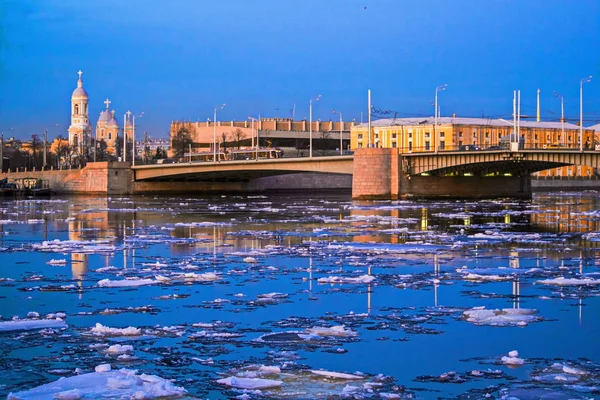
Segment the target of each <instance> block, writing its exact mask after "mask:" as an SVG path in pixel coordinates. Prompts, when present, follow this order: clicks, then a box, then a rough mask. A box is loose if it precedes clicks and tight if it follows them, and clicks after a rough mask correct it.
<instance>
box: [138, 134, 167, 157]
mask: <svg viewBox="0 0 600 400" xmlns="http://www.w3.org/2000/svg"><path fill="white" fill-rule="evenodd" d="M170 146H171V140H170V139H152V138H147V139H145V140H138V141H136V142H135V150H136V154H137V155H138V157H140V158H143V157H144V155H145V152H146V149H147V151H148V153H150V155H151V157H154V155H155V154H156V150H157V149H158V148H159V147H160V148H161V150H164V151H165V152H167V153H168V152H169V149H170Z"/></svg>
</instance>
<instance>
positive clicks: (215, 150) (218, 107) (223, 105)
mask: <svg viewBox="0 0 600 400" xmlns="http://www.w3.org/2000/svg"><path fill="white" fill-rule="evenodd" d="M226 105H227V104H225V103H223V104H222V105H221V106H217V107H215V118H214V120H213V162H216V161H217V109H220V110H222V109H223V108H225V106H226Z"/></svg>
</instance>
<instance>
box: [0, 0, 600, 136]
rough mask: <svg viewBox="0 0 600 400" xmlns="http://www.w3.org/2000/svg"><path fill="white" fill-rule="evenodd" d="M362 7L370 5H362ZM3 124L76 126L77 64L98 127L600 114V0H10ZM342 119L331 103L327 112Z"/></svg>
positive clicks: (4, 29)
mask: <svg viewBox="0 0 600 400" xmlns="http://www.w3.org/2000/svg"><path fill="white" fill-rule="evenodd" d="M364 7H366V9H365V8H364ZM0 28H1V30H0V130H4V131H5V130H6V129H7V128H11V127H14V130H13V131H11V132H10V133H8V134H5V136H6V135H10V136H12V135H14V136H16V137H20V138H28V137H31V134H32V133H41V132H43V130H44V128H45V127H47V126H49V125H53V124H57V123H58V124H60V127H58V128H52V129H51V130H50V131H49V136H51V137H53V136H56V135H58V134H63V135H65V134H66V130H67V128H68V125H69V122H70V115H69V112H70V96H71V93H72V91H73V89H74V88H75V86H76V81H77V71H78V70H79V69H81V70H83V72H84V75H83V77H84V86H85V88H86V90H87V91H88V94H89V95H90V117H91V121H92V124H93V125H95V123H96V120H97V117H98V115H99V113H100V111H102V110H103V109H104V104H103V101H104V99H105V98H107V97H108V98H110V99H111V100H112V102H113V103H112V105H111V108H114V109H115V110H116V113H117V115H118V116H120V119H122V115H123V113H124V112H125V111H127V110H131V111H132V112H136V113H140V112H142V111H143V112H144V117H143V119H139V120H138V126H139V128H138V129H139V130H138V132H139V131H143V130H146V131H148V133H149V134H150V135H151V136H153V137H166V136H167V132H168V129H169V123H170V121H171V120H176V119H177V120H178V119H186V120H193V121H196V120H200V121H206V119H207V118H212V113H213V109H214V107H215V106H216V105H220V104H222V103H227V106H226V107H225V108H224V109H223V110H222V111H220V113H219V117H218V119H219V120H223V119H226V120H231V119H236V120H242V119H245V118H247V117H248V116H255V117H256V116H258V115H259V114H260V115H261V116H267V117H275V116H276V115H278V116H280V117H289V116H290V110H291V109H292V107H293V106H294V104H295V105H296V119H302V118H304V117H307V118H308V103H309V99H310V98H312V97H314V96H317V95H318V94H321V95H322V96H323V97H322V99H321V100H319V101H318V102H316V103H315V106H314V118H315V119H317V118H319V119H321V120H329V119H330V118H332V114H331V111H330V110H331V109H336V110H340V111H342V112H343V115H344V119H356V120H360V114H361V111H362V112H364V115H365V119H366V113H367V89H371V90H372V91H373V105H374V107H376V108H378V109H386V110H393V111H396V112H398V113H399V114H398V115H399V116H416V115H432V114H433V107H432V106H431V104H430V102H431V101H433V99H434V91H435V87H436V86H438V85H440V84H443V83H447V84H448V89H447V90H446V91H445V92H442V93H441V94H440V96H439V101H440V108H441V113H442V115H451V114H452V113H456V114H457V115H458V116H481V115H485V116H506V117H510V115H511V113H512V94H513V90H514V89H521V96H522V105H523V106H522V114H527V115H534V114H535V108H536V90H537V88H540V89H541V90H542V92H541V100H542V101H541V104H542V106H541V107H542V116H543V117H544V118H546V119H557V118H559V117H560V101H559V100H558V99H556V98H555V97H554V95H553V92H554V91H557V92H559V93H561V94H562V95H563V96H564V100H565V112H566V115H567V117H568V118H573V119H577V118H578V117H579V82H580V79H581V78H583V77H584V76H589V75H594V76H595V78H594V79H593V80H592V82H591V83H587V84H585V86H584V118H585V120H586V121H587V122H586V123H585V125H591V124H593V123H598V122H600V46H599V44H600V43H599V42H600V1H598V0H577V1H567V0H561V1H557V0H527V1H523V0H455V1H449V0H412V1H409V0H221V1H213V0H211V1H208V0H196V1H192V0H190V1H184V0H171V1H153V0H128V1H121V0H103V1H84V0H78V1H74V0H46V1H37V0H0ZM333 117H334V118H336V119H337V118H338V117H337V116H333Z"/></svg>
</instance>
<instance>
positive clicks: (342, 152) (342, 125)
mask: <svg viewBox="0 0 600 400" xmlns="http://www.w3.org/2000/svg"><path fill="white" fill-rule="evenodd" d="M331 113H332V114H336V113H337V114H340V156H341V155H343V154H344V149H343V142H342V129H343V127H344V122H342V113H341V112H339V111H335V110H334V109H331Z"/></svg>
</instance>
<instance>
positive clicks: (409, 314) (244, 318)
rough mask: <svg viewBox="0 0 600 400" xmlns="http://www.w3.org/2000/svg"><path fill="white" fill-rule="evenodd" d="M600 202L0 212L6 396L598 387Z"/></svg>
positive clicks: (168, 200) (260, 204)
mask: <svg viewBox="0 0 600 400" xmlns="http://www.w3.org/2000/svg"><path fill="white" fill-rule="evenodd" d="M599 206H600V194H598V193H595V192H590V193H587V192H583V193H560V194H557V193H555V194H538V195H535V196H534V199H533V201H527V202H521V201H519V202H517V201H513V200H499V201H478V202H465V201H381V202H356V201H351V200H350V197H349V195H346V194H338V195H316V194H315V195H312V196H311V195H286V196H283V195H279V196H232V195H227V196H215V197H204V198H189V197H153V196H149V197H122V198H109V199H104V198H102V199H98V198H93V197H68V198H60V197H59V198H52V199H50V200H41V199H34V200H32V199H30V200H26V199H21V200H20V199H5V200H1V201H0V209H1V211H2V215H1V216H0V228H1V232H0V316H1V317H0V343H1V346H0V397H8V398H11V399H52V398H58V399H78V398H86V399H89V398H157V397H179V398H202V399H204V398H210V399H219V398H240V399H278V398H279V399H309V398H357V399H363V398H369V399H371V398H372V399H395V398H423V399H432V398H519V399H538V398H552V399H563V398H564V399H580V398H581V399H584V398H598V396H599V394H600V344H598V335H599V334H600V297H599V295H600V269H599V261H598V257H599V256H600V251H599V250H598V247H599V244H600V243H599V242H600V211H599V208H600V207H599Z"/></svg>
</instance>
